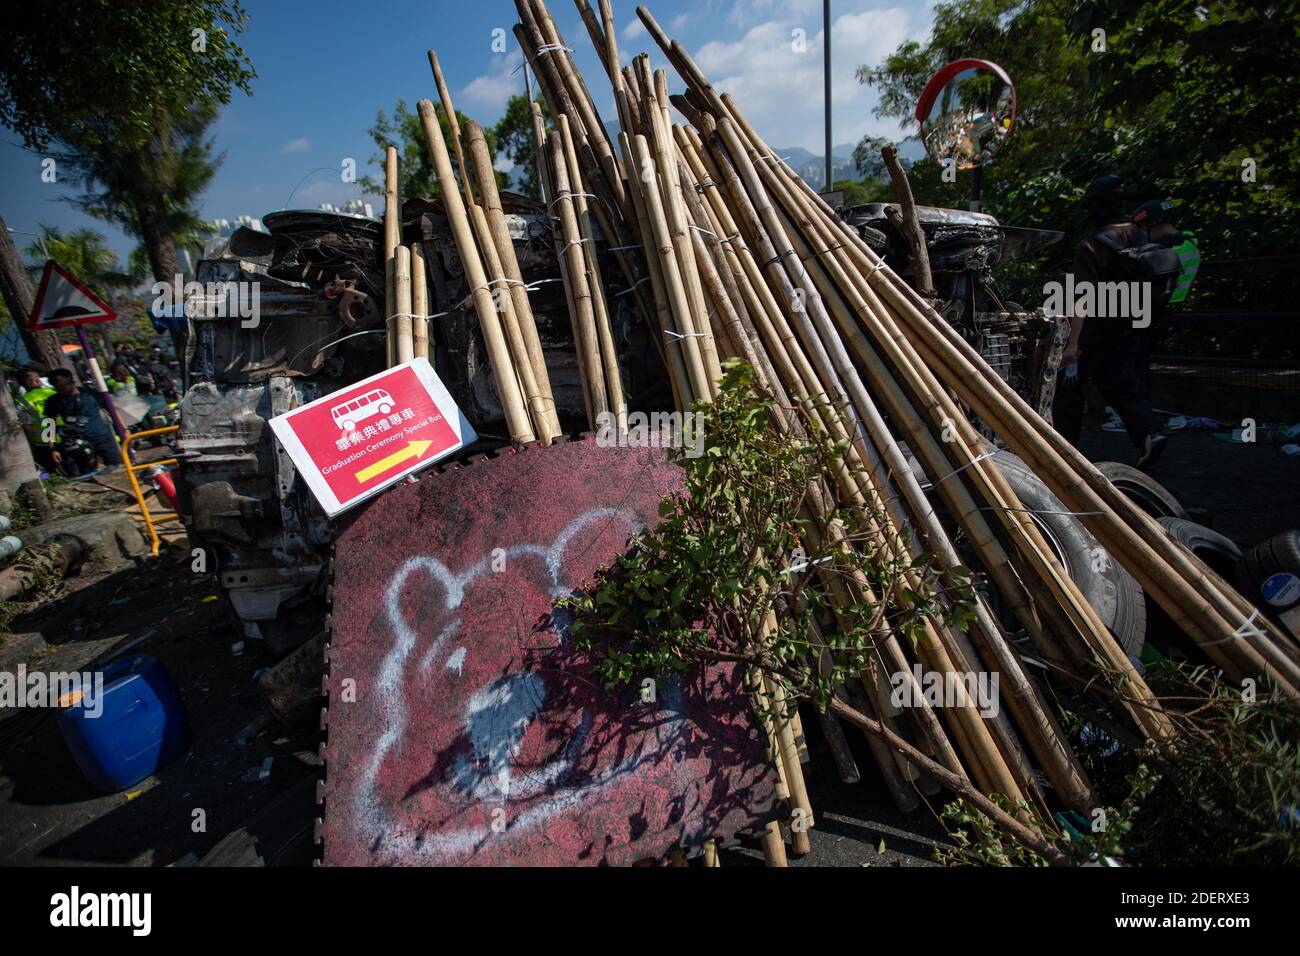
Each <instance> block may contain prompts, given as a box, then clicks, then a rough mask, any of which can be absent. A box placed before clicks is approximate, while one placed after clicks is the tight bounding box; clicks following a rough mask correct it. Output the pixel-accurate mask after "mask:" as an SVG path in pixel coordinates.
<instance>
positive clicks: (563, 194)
mask: <svg viewBox="0 0 1300 956" xmlns="http://www.w3.org/2000/svg"><path fill="white" fill-rule="evenodd" d="M550 146H551V169H552V171H553V174H554V176H555V204H556V209H557V211H558V214H559V217H560V227H561V228H560V235H559V237H558V240H557V249H556V255H557V257H558V258H559V259H560V261H561V263H562V264H563V268H564V270H565V272H566V274H567V275H568V278H569V285H570V288H572V290H573V307H574V312H573V324H574V338H575V339H576V340H578V341H579V342H580V352H579V359H580V360H581V366H582V374H583V380H584V381H585V382H586V383H587V387H588V389H589V390H590V395H591V409H590V413H591V418H590V421H589V422H588V424H589V425H590V427H591V428H592V429H593V430H594V429H595V428H596V425H597V421H598V419H599V417H600V416H601V415H602V414H608V413H609V411H610V408H609V398H608V395H607V393H606V391H605V375H604V372H603V370H602V368H601V363H600V344H599V341H598V339H597V335H596V318H595V310H594V309H593V307H592V302H591V287H590V285H589V284H588V282H587V269H586V262H585V260H584V259H583V256H582V250H581V249H580V248H579V246H580V245H582V243H583V241H584V240H583V238H582V236H581V234H580V233H579V230H578V219H577V216H576V215H574V209H573V193H572V189H571V188H570V185H569V175H568V169H567V165H566V162H565V157H564V144H563V143H562V142H561V138H560V137H559V136H558V135H557V136H552V137H550Z"/></svg>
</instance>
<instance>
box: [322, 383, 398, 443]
mask: <svg viewBox="0 0 1300 956" xmlns="http://www.w3.org/2000/svg"><path fill="white" fill-rule="evenodd" d="M392 410H393V396H391V395H389V394H388V393H387V392H386V391H384V390H383V389H382V388H377V389H375V390H374V391H373V392H366V394H364V395H359V396H357V397H356V398H354V399H352V401H350V402H343V403H341V404H339V405H335V406H334V407H333V408H331V409H330V416H331V417H332V418H333V419H334V424H335V425H337V426H339V428H341V429H343V430H344V431H345V432H350V431H353V430H354V429H355V428H356V427H357V422H364V421H365V420H366V419H367V418H374V417H375V416H376V415H387V414H388V413H389V412H391V411H392Z"/></svg>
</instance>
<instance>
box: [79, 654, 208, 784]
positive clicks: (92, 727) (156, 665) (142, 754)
mask: <svg viewBox="0 0 1300 956" xmlns="http://www.w3.org/2000/svg"><path fill="white" fill-rule="evenodd" d="M101 674H102V682H101V680H100V675H101ZM58 721H59V731H60V732H61V733H62V734H63V741H64V743H66V744H67V746H68V750H69V751H71V752H72V759H73V760H75V761H76V763H77V766H78V767H79V768H81V772H82V773H83V774H85V775H86V779H87V780H89V781H90V784H91V786H93V787H95V789H97V790H102V791H103V792H105V793H116V792H117V791H119V790H124V789H126V788H127V787H129V786H131V785H132V784H133V783H139V782H140V781H141V780H143V779H144V778H145V777H147V776H149V775H150V774H151V773H153V772H154V771H156V770H158V769H159V768H161V767H164V766H166V765H167V764H168V763H170V762H171V761H173V760H175V759H176V758H177V757H179V756H180V755H181V754H182V753H184V752H185V748H186V747H188V746H189V722H188V720H187V719H186V716H185V705H184V703H183V702H182V701H181V695H180V690H179V689H178V688H177V687H176V684H175V682H174V681H173V680H172V679H171V677H170V676H169V675H168V674H167V671H166V669H165V668H164V667H163V666H162V663H161V662H160V661H159V660H158V659H157V658H154V657H148V656H146V655H137V656H135V657H123V658H119V659H118V660H115V661H112V662H111V663H109V664H106V665H105V666H104V668H103V670H102V671H101V672H100V673H99V674H95V675H94V680H93V681H92V682H91V683H90V684H89V685H87V684H85V683H84V682H83V683H82V684H81V685H80V687H79V689H78V690H77V691H75V692H73V693H71V694H67V695H65V696H64V698H63V699H61V700H60V701H59V714H58Z"/></svg>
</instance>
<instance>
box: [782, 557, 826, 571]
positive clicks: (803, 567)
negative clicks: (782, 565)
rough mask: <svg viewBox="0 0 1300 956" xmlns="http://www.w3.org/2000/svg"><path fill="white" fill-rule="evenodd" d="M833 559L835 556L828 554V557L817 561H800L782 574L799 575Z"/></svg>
mask: <svg viewBox="0 0 1300 956" xmlns="http://www.w3.org/2000/svg"><path fill="white" fill-rule="evenodd" d="M833 557H835V556H834V555H833V554H828V555H826V557H824V558H818V559H817V560H816V561H799V562H796V563H795V564H792V565H790V566H789V567H788V568H786V569H785V571H784V572H782V573H783V574H786V575H790V574H798V573H799V572H800V571H807V570H808V569H809V568H813V567H816V566H817V565H819V564H825V563H826V562H828V561H830V560H831V559H832V558H833Z"/></svg>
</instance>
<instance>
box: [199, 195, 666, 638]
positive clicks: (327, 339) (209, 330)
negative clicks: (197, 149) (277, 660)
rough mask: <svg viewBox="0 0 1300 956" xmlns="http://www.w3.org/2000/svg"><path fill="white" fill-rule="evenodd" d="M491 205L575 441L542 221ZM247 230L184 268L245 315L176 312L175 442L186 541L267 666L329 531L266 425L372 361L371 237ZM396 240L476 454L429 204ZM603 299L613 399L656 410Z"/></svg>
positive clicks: (296, 221)
mask: <svg viewBox="0 0 1300 956" xmlns="http://www.w3.org/2000/svg"><path fill="white" fill-rule="evenodd" d="M503 203H504V207H505V211H506V214H507V225H508V227H509V229H510V232H511V237H512V239H513V240H514V242H515V245H516V252H517V255H518V259H519V263H520V267H521V269H522V271H523V275H524V278H525V280H526V281H528V282H529V283H530V286H531V290H530V298H531V300H532V303H533V310H534V313H535V315H536V318H537V323H538V332H539V335H540V338H541V342H542V346H543V352H544V354H545V358H546V362H547V367H548V370H549V373H550V377H551V382H552V386H553V390H554V394H555V399H556V403H557V406H558V408H559V411H560V416H561V420H562V422H563V423H564V424H565V426H566V428H569V429H571V430H572V431H575V432H576V431H580V430H582V429H583V428H585V427H586V426H585V421H586V415H585V406H584V400H583V395H582V384H581V381H580V379H579V377H578V369H577V366H576V364H575V361H574V348H573V339H572V331H571V328H570V323H569V318H568V309H567V306H566V301H565V295H564V290H563V286H562V284H561V283H560V281H559V278H558V277H559V269H558V266H557V263H556V260H555V252H554V245H553V242H552V239H551V233H550V222H549V220H548V219H547V217H546V216H545V215H544V211H543V210H542V208H541V207H540V206H539V205H538V204H537V203H534V202H532V201H531V200H528V199H527V198H525V197H523V196H518V195H513V194H509V193H506V194H504V195H503ZM263 222H264V224H265V226H266V228H267V230H269V231H268V232H260V231H257V230H253V229H249V228H246V227H245V228H241V229H238V230H236V231H235V232H234V233H233V234H232V235H231V236H230V237H229V238H228V239H222V240H214V241H213V242H211V243H210V244H209V248H208V249H207V250H206V255H205V258H204V259H203V260H201V261H200V263H199V265H198V268H197V275H196V279H197V280H198V282H199V283H200V284H201V285H203V286H205V287H207V288H228V287H229V286H228V284H230V283H235V284H236V285H239V286H241V287H245V286H251V287H252V294H253V297H254V298H253V301H254V304H255V306H256V308H255V309H254V310H253V315H252V317H250V316H249V315H247V314H238V310H231V309H228V308H226V307H225V306H226V303H225V302H224V301H221V300H213V299H211V298H207V299H205V298H203V297H201V296H200V297H197V298H195V299H192V300H191V301H190V302H187V303H186V310H187V313H188V314H189V316H190V322H191V335H190V345H189V348H188V354H187V367H188V373H189V381H190V387H189V390H188V391H187V393H186V395H185V398H184V401H183V402H182V404H181V428H180V431H179V433H178V435H177V442H176V445H177V457H178V458H179V459H180V462H181V482H180V483H179V491H180V494H181V496H182V510H183V511H184V512H185V513H186V514H187V515H188V516H189V518H188V524H189V532H190V534H191V535H192V536H193V538H194V539H195V540H196V543H198V544H201V545H202V546H203V548H204V549H205V551H206V552H207V553H208V554H209V556H210V559H211V560H212V561H213V563H214V564H215V567H216V568H217V570H218V573H219V576H220V583H221V587H222V590H223V591H224V593H225V594H226V596H227V598H228V599H229V601H230V603H231V607H232V609H233V611H234V613H235V615H236V616H237V618H238V620H239V624H240V626H241V628H242V630H243V632H244V636H245V637H248V638H252V639H256V640H261V641H264V642H265V646H266V649H267V650H268V651H269V652H270V653H271V654H273V655H274V656H277V657H278V656H282V655H284V654H286V653H288V652H289V651H291V650H293V649H294V648H295V647H297V646H298V645H300V644H301V643H303V642H304V641H305V640H307V639H308V638H310V637H311V636H312V635H313V633H314V631H315V630H316V629H318V628H319V627H320V622H321V620H322V616H323V613H324V609H325V606H326V589H327V587H328V578H329V574H328V569H329V555H330V544H331V540H332V537H333V534H332V529H331V526H330V524H329V522H328V520H327V519H326V518H325V517H324V515H323V514H322V513H321V511H320V509H319V508H317V507H316V506H315V504H314V502H313V501H312V499H311V497H310V495H309V493H308V492H307V490H306V487H305V485H304V483H303V482H301V481H298V480H296V474H295V468H294V465H293V463H292V461H291V460H290V459H289V456H288V455H287V454H286V453H285V452H284V450H283V449H282V448H281V447H280V446H279V444H278V443H277V442H276V441H275V440H274V438H273V437H272V434H271V430H270V428H269V427H268V426H267V422H268V420H269V419H271V418H273V417H275V416H276V415H279V414H282V413H283V412H286V411H289V410H290V409H293V408H295V407H297V406H299V405H302V404H305V403H307V402H310V401H313V400H315V399H317V398H320V397H321V396H323V395H328V394H330V393H331V392H334V391H336V390H338V389H340V388H343V387H345V386H347V385H349V384H351V383H353V382H356V381H358V380H360V379H362V378H365V377H366V376H368V375H372V374H374V373H376V372H378V371H381V370H382V369H383V368H384V367H385V340H384V335H383V331H384V318H385V312H384V303H383V299H384V271H383V265H382V261H381V256H382V252H381V250H382V246H383V228H382V225H381V223H379V222H377V221H375V220H373V219H369V218H367V217H364V216H355V215H349V214H346V213H339V212H328V211H284V212H276V213H271V214H269V215H267V216H266V217H265V218H264V220H263ZM403 241H405V242H413V241H418V242H422V243H423V244H424V250H425V254H426V261H427V263H428V266H429V285H430V299H431V304H430V307H431V311H432V315H431V316H430V318H429V326H430V343H431V357H432V360H433V363H434V366H435V369H436V370H437V372H438V375H439V377H440V378H441V379H442V380H443V382H444V383H445V384H446V385H447V387H448V389H449V390H450V391H451V393H452V395H453V397H454V398H455V400H456V402H457V404H458V405H459V406H460V408H461V410H462V411H463V412H464V413H465V414H466V416H467V417H468V418H469V419H470V421H471V422H472V423H473V425H474V427H475V429H476V431H478V433H479V435H480V440H481V441H482V442H483V443H484V447H485V448H486V447H492V446H495V445H499V444H502V443H504V441H505V439H504V438H503V437H499V436H501V435H503V434H504V429H503V428H502V425H501V421H502V417H503V413H502V409H501V404H500V401H499V399H498V397H497V395H496V390H495V386H494V384H493V381H492V376H491V370H490V369H489V368H488V366H487V350H486V348H485V346H484V343H483V341H482V337H481V334H480V331H479V328H478V322H477V320H476V319H475V317H474V314H473V309H472V306H470V305H469V304H468V303H467V302H466V298H467V296H468V294H469V291H470V290H469V288H468V285H467V283H466V281H465V276H464V273H463V270H462V269H461V266H460V261H459V258H458V256H457V254H456V249H455V243H454V242H453V240H452V238H451V234H450V231H449V229H448V226H447V222H446V220H445V218H444V217H443V215H442V212H441V208H440V207H439V206H438V205H437V204H436V203H433V202H429V201H427V200H413V201H411V202H408V203H407V204H406V206H405V208H404V209H403ZM616 271H617V270H615V269H614V268H613V267H612V266H611V267H610V268H609V271H608V274H611V275H612V274H615V273H616ZM611 301H612V302H615V303H618V307H617V309H616V310H615V314H614V315H613V317H612V318H613V323H614V332H615V337H616V341H617V344H618V346H619V348H618V354H619V358H620V362H621V364H622V371H623V380H624V382H625V383H627V387H628V392H629V398H630V399H631V400H634V401H636V402H637V403H638V404H639V405H641V406H642V407H658V405H660V404H662V405H664V406H665V407H666V406H667V403H668V402H669V401H670V399H671V396H670V395H669V394H668V393H667V391H666V381H667V380H666V376H665V374H664V372H663V369H662V364H661V362H660V359H659V357H658V354H657V352H656V350H655V349H654V348H652V347H650V344H649V340H648V338H647V332H646V330H645V328H644V325H643V323H641V322H639V321H636V320H635V316H636V313H635V310H634V309H633V308H632V307H631V300H630V297H627V296H623V297H618V296H614V297H613V298H612V299H611Z"/></svg>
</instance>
